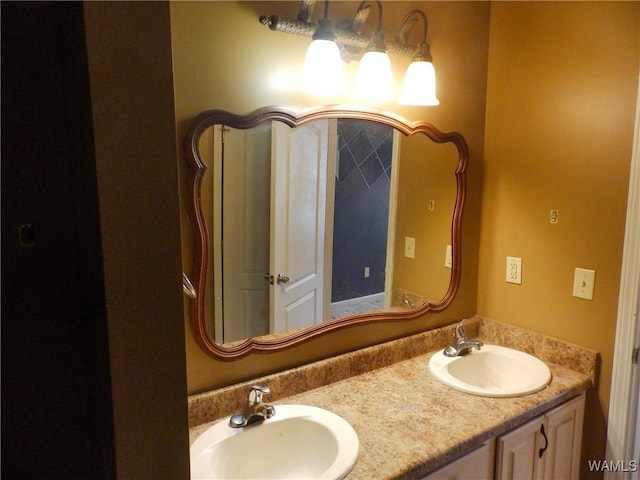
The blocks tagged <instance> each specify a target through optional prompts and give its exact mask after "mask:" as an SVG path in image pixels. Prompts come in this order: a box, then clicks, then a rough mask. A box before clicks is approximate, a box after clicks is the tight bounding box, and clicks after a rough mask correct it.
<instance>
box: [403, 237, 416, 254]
mask: <svg viewBox="0 0 640 480" xmlns="http://www.w3.org/2000/svg"><path fill="white" fill-rule="evenodd" d="M404 256H405V257H407V258H416V239H415V238H413V237H404Z"/></svg>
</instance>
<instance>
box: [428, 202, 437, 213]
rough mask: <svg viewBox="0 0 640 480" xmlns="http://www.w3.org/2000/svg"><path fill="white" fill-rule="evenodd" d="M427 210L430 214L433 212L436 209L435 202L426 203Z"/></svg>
mask: <svg viewBox="0 0 640 480" xmlns="http://www.w3.org/2000/svg"><path fill="white" fill-rule="evenodd" d="M427 208H428V209H429V211H430V212H433V211H434V210H435V209H436V201H435V200H429V202H428V203H427Z"/></svg>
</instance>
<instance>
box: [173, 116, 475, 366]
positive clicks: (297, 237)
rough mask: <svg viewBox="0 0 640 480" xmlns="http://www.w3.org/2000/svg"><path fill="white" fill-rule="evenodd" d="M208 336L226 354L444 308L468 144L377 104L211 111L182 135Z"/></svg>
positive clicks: (451, 282)
mask: <svg viewBox="0 0 640 480" xmlns="http://www.w3.org/2000/svg"><path fill="white" fill-rule="evenodd" d="M184 148H185V155H186V160H187V163H188V167H189V168H188V170H187V171H188V179H187V180H188V187H189V189H190V193H191V198H190V200H189V202H188V205H187V208H188V211H189V216H190V221H191V225H192V227H193V230H194V240H195V244H194V252H193V254H194V255H193V258H194V262H193V270H192V271H191V272H188V273H189V274H190V276H191V277H192V279H193V284H194V287H195V290H196V292H197V295H196V297H195V298H193V299H189V300H188V301H189V302H191V322H192V327H193V333H194V335H195V338H196V340H197V342H198V344H199V345H200V347H201V348H202V349H203V350H204V351H205V352H207V353H209V354H211V355H213V356H215V357H218V358H223V359H233V358H237V357H240V356H242V355H245V354H247V353H249V352H251V351H269V350H276V349H281V348H286V347H290V346H292V345H295V344H297V343H300V342H303V341H306V340H308V339H310V338H313V337H315V336H318V335H322V334H324V333H327V332H331V331H334V330H336V329H339V328H343V327H345V326H349V325H354V324H359V323H365V322H376V321H390V320H397V321H399V320H402V319H409V318H414V317H416V316H419V315H421V314H423V313H425V312H428V311H442V310H444V309H445V308H446V307H447V306H448V305H449V304H450V303H451V301H452V300H453V298H454V296H455V294H456V291H457V289H458V286H459V283H460V271H461V245H460V237H461V232H460V229H461V219H462V209H463V205H464V199H465V169H466V165H467V161H468V149H467V145H466V142H465V140H464V138H463V137H462V136H461V135H460V134H459V133H457V132H441V131H440V130H438V129H437V128H436V127H434V126H433V125H431V124H429V123H427V122H408V121H406V120H404V119H403V118H401V117H399V116H396V115H393V114H390V113H388V112H382V111H379V110H375V109H372V108H361V107H345V106H328V107H319V108H313V109H307V110H302V111H298V112H296V111H293V110H289V109H285V108H280V107H265V108H262V109H260V110H256V111H254V112H253V113H250V114H248V115H237V114H234V113H230V112H226V111H221V110H210V111H206V112H203V113H201V114H200V115H198V116H197V117H196V118H195V119H194V121H193V122H192V124H191V126H190V128H189V130H188V132H187V135H186V137H185V141H184Z"/></svg>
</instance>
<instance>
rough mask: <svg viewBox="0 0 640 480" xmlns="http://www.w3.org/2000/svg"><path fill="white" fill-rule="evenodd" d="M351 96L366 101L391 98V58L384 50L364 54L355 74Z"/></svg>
mask: <svg viewBox="0 0 640 480" xmlns="http://www.w3.org/2000/svg"><path fill="white" fill-rule="evenodd" d="M353 96H354V97H356V98H358V99H359V100H363V101H366V102H372V103H378V102H386V101H389V100H391V99H392V98H393V76H392V74H391V60H389V55H387V54H386V53H384V52H376V51H370V52H367V53H365V54H364V56H363V57H362V60H360V65H359V67H358V73H357V74H356V81H355V88H354V92H353Z"/></svg>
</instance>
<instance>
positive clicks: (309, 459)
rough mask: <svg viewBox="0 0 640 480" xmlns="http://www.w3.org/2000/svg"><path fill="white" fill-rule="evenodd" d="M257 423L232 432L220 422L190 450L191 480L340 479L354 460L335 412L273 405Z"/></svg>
mask: <svg viewBox="0 0 640 480" xmlns="http://www.w3.org/2000/svg"><path fill="white" fill-rule="evenodd" d="M275 409H276V414H275V415H274V416H273V417H271V418H270V419H268V420H265V421H264V422H262V423H257V424H253V425H250V426H248V427H244V428H231V427H230V426H229V425H228V422H227V420H226V419H225V420H221V421H220V422H217V423H215V424H214V425H212V426H211V427H209V428H208V429H207V430H205V431H204V432H203V433H202V434H201V435H200V436H199V437H198V438H197V439H196V440H195V442H193V444H192V445H191V450H190V456H191V478H192V480H196V479H197V480H204V479H225V480H228V479H234V480H240V479H258V478H260V479H278V480H284V479H287V478H296V479H303V478H304V479H315V478H318V479H340V478H344V477H345V476H346V475H347V474H348V473H349V472H350V471H351V469H352V468H353V466H354V465H355V463H356V461H357V459H358V450H359V447H360V442H359V440H358V435H357V434H356V432H355V430H354V429H353V427H352V426H351V425H349V423H348V422H347V421H346V420H345V419H343V418H342V417H340V416H338V415H336V414H335V413H332V412H329V411H327V410H323V409H322V408H317V407H312V406H308V405H275Z"/></svg>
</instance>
